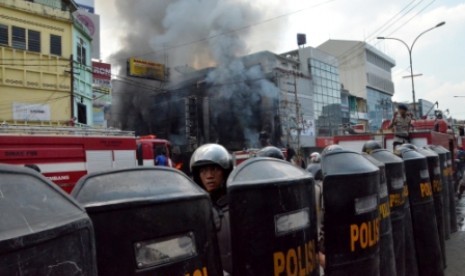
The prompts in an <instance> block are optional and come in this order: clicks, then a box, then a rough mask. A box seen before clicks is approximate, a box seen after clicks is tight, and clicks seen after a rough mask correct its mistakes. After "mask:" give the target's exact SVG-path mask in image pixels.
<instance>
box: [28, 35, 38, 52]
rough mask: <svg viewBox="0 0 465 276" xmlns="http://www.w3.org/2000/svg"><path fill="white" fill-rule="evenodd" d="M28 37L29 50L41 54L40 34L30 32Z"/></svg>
mask: <svg viewBox="0 0 465 276" xmlns="http://www.w3.org/2000/svg"><path fill="white" fill-rule="evenodd" d="M27 37H28V41H27V49H28V50H29V51H33V52H40V32H38V31H33V30H28V31H27Z"/></svg>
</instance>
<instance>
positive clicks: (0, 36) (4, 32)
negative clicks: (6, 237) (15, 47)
mask: <svg viewBox="0 0 465 276" xmlns="http://www.w3.org/2000/svg"><path fill="white" fill-rule="evenodd" d="M8 37H9V36H8V26H6V25H1V24H0V44H1V45H8V44H9V43H8V40H9V39H8Z"/></svg>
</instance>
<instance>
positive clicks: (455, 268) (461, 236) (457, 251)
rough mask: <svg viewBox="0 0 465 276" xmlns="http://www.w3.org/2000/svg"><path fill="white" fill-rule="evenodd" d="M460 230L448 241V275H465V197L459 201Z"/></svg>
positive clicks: (458, 218)
mask: <svg viewBox="0 0 465 276" xmlns="http://www.w3.org/2000/svg"><path fill="white" fill-rule="evenodd" d="M457 220H458V224H459V231H458V232H456V233H453V234H451V236H450V240H448V241H446V252H447V253H446V257H447V268H446V273H445V274H446V276H465V223H464V220H465V197H464V198H462V199H461V200H459V201H458V202H457Z"/></svg>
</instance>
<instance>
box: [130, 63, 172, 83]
mask: <svg viewBox="0 0 465 276" xmlns="http://www.w3.org/2000/svg"><path fill="white" fill-rule="evenodd" d="M128 76H131V77H138V78H145V79H152V80H160V81H164V80H165V65H163V64H160V63H156V62H153V61H149V60H143V59H138V58H130V59H129V60H128Z"/></svg>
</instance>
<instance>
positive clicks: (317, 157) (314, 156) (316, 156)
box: [310, 152, 321, 163]
mask: <svg viewBox="0 0 465 276" xmlns="http://www.w3.org/2000/svg"><path fill="white" fill-rule="evenodd" d="M320 161H321V156H320V154H319V153H318V152H313V153H312V154H310V162H311V163H320Z"/></svg>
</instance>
